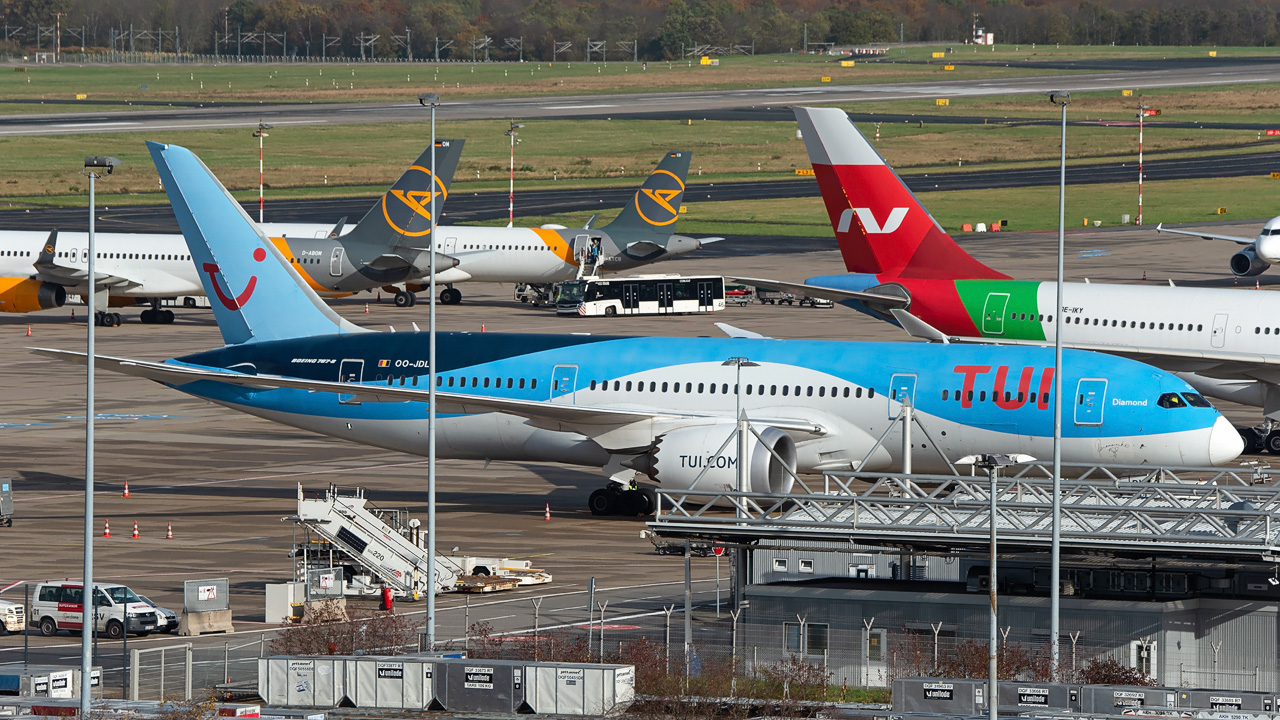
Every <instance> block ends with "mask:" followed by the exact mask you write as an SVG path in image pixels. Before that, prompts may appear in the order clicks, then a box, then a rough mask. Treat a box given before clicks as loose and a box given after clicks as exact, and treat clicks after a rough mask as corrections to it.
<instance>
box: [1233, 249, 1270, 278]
mask: <svg viewBox="0 0 1280 720" xmlns="http://www.w3.org/2000/svg"><path fill="white" fill-rule="evenodd" d="M1268 267H1270V265H1269V264H1268V263H1267V261H1266V260H1263V259H1262V258H1260V257H1258V253H1256V252H1254V250H1253V248H1251V247H1247V248H1245V249H1243V250H1241V251H1240V252H1238V253H1236V254H1235V255H1232V256H1231V272H1233V273H1235V274H1236V275H1238V276H1240V277H1253V276H1254V275H1261V274H1262V272H1263V271H1264V270H1266V269H1267V268H1268Z"/></svg>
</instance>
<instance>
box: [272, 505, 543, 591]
mask: <svg viewBox="0 0 1280 720" xmlns="http://www.w3.org/2000/svg"><path fill="white" fill-rule="evenodd" d="M404 514H405V513H403V512H402V511H395V510H391V511H388V510H381V509H378V508H377V507H375V506H373V505H372V504H370V503H368V502H367V500H366V498H365V494H364V489H363V488H354V489H352V490H346V491H340V490H339V489H338V488H337V487H335V486H333V485H330V486H329V488H328V489H327V490H326V491H325V493H324V496H323V497H321V496H320V495H319V494H317V495H316V497H314V498H312V499H308V498H307V497H306V493H304V492H303V490H302V485H301V484H299V485H298V514H297V515H295V516H293V517H288V518H284V519H285V520H291V521H293V522H295V523H297V524H299V525H301V526H303V527H305V528H307V529H308V530H310V531H312V532H314V533H316V535H318V536H320V538H321V543H319V544H318V545H319V546H321V547H320V548H319V550H317V549H309V550H307V551H304V552H303V553H300V554H302V555H304V559H303V563H302V564H303V566H304V568H305V570H307V571H314V569H315V568H317V567H321V565H322V566H323V567H333V566H335V565H338V564H346V565H352V566H359V567H361V568H364V569H365V570H366V571H368V573H369V576H370V577H367V578H360V577H352V578H344V580H343V594H344V595H368V594H374V593H377V592H379V591H380V589H381V588H380V587H379V585H381V587H387V588H390V589H391V590H392V591H393V592H394V593H395V594H396V595H398V596H401V597H406V598H409V599H414V600H416V599H419V598H421V597H423V596H424V594H425V593H426V591H427V568H428V564H427V550H426V548H424V547H423V546H422V544H423V543H425V541H426V533H425V532H423V533H420V532H418V528H419V524H418V523H417V521H409V522H404V520H403V517H402V516H403V515H404ZM388 521H390V523H391V524H388ZM306 545H307V546H312V547H314V546H315V545H317V544H314V543H307V544H306ZM325 545H327V547H323V546H325ZM455 549H456V548H455ZM324 550H328V551H330V552H331V553H332V554H333V555H334V556H341V557H340V560H339V559H330V560H329V561H328V562H324V563H321V564H320V565H317V562H318V561H319V560H320V559H321V558H322V557H323V551H324ZM295 552H297V549H296V548H295ZM306 556H309V559H308V558H307V557H306ZM435 561H436V578H435V580H436V588H435V589H436V593H437V594H439V593H443V592H493V591H496V590H507V589H510V588H513V587H517V586H520V585H540V584H543V583H549V582H551V574H550V573H547V572H545V571H542V570H537V569H535V568H533V567H532V563H530V562H529V561H528V560H509V559H507V558H494V557H469V556H458V555H443V554H440V553H438V552H437V553H436V557H435ZM311 574H312V573H311V572H308V573H307V576H308V577H309V576H310V575H311Z"/></svg>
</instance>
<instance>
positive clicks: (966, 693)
mask: <svg viewBox="0 0 1280 720" xmlns="http://www.w3.org/2000/svg"><path fill="white" fill-rule="evenodd" d="M986 694H987V683H986V681H985V680H959V679H950V678H943V679H940V678H898V679H896V680H894V681H893V709H894V711H895V712H920V713H937V714H942V715H982V714H985V713H986V711H987V705H986Z"/></svg>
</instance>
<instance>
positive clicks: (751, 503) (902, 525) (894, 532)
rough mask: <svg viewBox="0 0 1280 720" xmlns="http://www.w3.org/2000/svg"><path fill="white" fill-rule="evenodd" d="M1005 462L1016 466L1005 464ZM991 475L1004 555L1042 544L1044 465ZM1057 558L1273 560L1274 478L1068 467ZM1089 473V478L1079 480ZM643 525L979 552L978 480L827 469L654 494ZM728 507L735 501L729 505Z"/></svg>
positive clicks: (1046, 499) (1046, 508)
mask: <svg viewBox="0 0 1280 720" xmlns="http://www.w3.org/2000/svg"><path fill="white" fill-rule="evenodd" d="M1009 470H1011V471H1012V470H1015V469H1014V468H1009ZM1008 474H1009V475H1010V476H1009V477H1000V478H998V479H997V483H996V501H997V502H996V504H997V509H996V515H995V523H996V534H997V536H998V538H999V544H1000V548H1001V551H1002V552H1005V553H1038V552H1047V551H1048V550H1049V548H1050V544H1051V538H1052V524H1051V523H1052V502H1053V481H1052V473H1051V468H1049V467H1048V466H1047V465H1043V464H1033V465H1031V466H1028V467H1026V468H1024V469H1022V470H1021V471H1017V472H1010V473H1008ZM1063 475H1069V476H1071V477H1072V478H1073V479H1070V480H1068V479H1065V478H1064V479H1063V480H1062V481H1061V490H1062V494H1061V508H1062V512H1061V545H1062V550H1063V553H1064V555H1067V554H1075V555H1081V556H1095V557H1096V556H1099V555H1101V556H1113V557H1141V558H1152V557H1156V558H1167V559H1185V560H1194V559H1199V560H1212V561H1215V562H1223V561H1235V562H1245V563H1275V562H1277V560H1278V559H1280V538H1277V532H1278V531H1280V523H1277V522H1274V521H1273V518H1275V517H1276V514H1277V513H1280V474H1276V473H1272V472H1270V471H1264V470H1262V469H1258V468H1255V469H1246V470H1242V471H1231V470H1223V469H1221V468H1207V469H1192V468H1174V469H1166V468H1151V467H1132V468H1117V467H1111V468H1088V467H1083V466H1075V467H1069V466H1065V465H1064V468H1063ZM1081 478H1084V479H1081ZM658 494H659V512H658V515H657V516H656V519H655V520H654V521H653V522H650V523H649V528H650V529H651V530H652V531H653V532H654V533H655V534H656V535H659V536H662V537H667V538H694V539H699V540H713V541H718V542H727V543H738V544H751V543H757V542H761V541H796V540H820V541H839V542H849V543H856V544H858V545H871V546H881V547H889V548H896V549H908V550H911V551H915V552H941V553H951V552H956V551H963V552H985V550H986V549H987V547H988V543H989V540H990V522H991V513H990V504H989V503H990V501H989V498H990V481H989V479H988V478H987V477H986V476H985V475H982V476H955V475H904V474H886V473H856V472H855V473H828V474H826V475H825V476H824V478H823V484H822V486H821V487H812V488H811V487H808V486H805V487H803V488H802V489H801V490H800V492H797V493H793V494H790V495H770V494H762V493H739V492H728V491H726V492H721V493H716V494H697V495H694V494H691V493H689V492H688V491H687V490H686V491H676V490H660V491H659V493H658ZM724 508H737V510H736V511H734V510H730V511H726V510H724Z"/></svg>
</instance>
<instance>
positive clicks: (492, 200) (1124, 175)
mask: <svg viewBox="0 0 1280 720" xmlns="http://www.w3.org/2000/svg"><path fill="white" fill-rule="evenodd" d="M1277 171H1280V153H1275V152H1256V153H1248V154H1243V155H1231V156H1218V157H1173V158H1164V159H1160V160H1148V161H1147V162H1146V163H1145V173H1144V174H1145V177H1146V179H1147V181H1154V180H1188V179H1201V178H1222V177H1243V176H1249V175H1267V174H1268V173H1271V172H1277ZM1137 174H1138V169H1137V165H1136V163H1132V162H1113V163H1099V164H1093V165H1083V164H1081V165H1074V166H1072V165H1068V167H1067V184H1069V185H1091V184H1099V183H1118V182H1129V181H1136V179H1137ZM903 180H904V181H905V182H906V184H907V186H908V187H909V188H911V190H912V191H913V192H916V193H927V192H940V191H946V190H990V189H997V188H1014V187H1036V186H1049V185H1057V184H1058V169H1057V168H1056V167H1036V168H1025V169H999V170H981V169H979V170H964V171H961V170H957V171H955V172H946V173H931V174H905V175H904V176H903ZM634 194H635V188H633V187H617V188H570V189H565V190H560V189H556V188H545V189H538V190H520V191H518V192H517V193H516V213H517V221H519V218H520V217H528V216H546V215H555V214H560V213H576V212H595V211H601V210H611V209H614V208H618V207H620V206H622V205H623V204H625V203H627V202H629V201H630V200H631V198H632V196H633V195H634ZM818 195H819V194H818V185H817V183H816V182H814V181H813V179H812V178H809V177H793V178H783V179H775V180H761V181H755V182H741V183H717V184H707V183H701V184H696V183H694V184H690V185H689V186H688V188H687V189H686V191H685V199H684V201H685V202H686V203H696V202H723V201H733V200H772V199H781V198H806V197H818ZM375 200H376V198H375V197H373V196H366V197H354V198H332V199H306V200H271V199H268V200H267V204H266V207H267V218H268V219H269V220H270V221H272V222H332V223H335V224H336V223H337V221H338V220H339V219H340V218H343V217H346V218H347V221H348V222H350V223H355V222H358V221H359V219H360V218H361V217H363V216H364V213H365V212H366V211H368V209H369V208H370V207H371V206H372V205H373V203H374V201H375ZM244 208H245V211H246V212H249V213H250V215H252V216H255V217H256V215H257V203H256V202H246V203H244ZM506 216H507V194H506V193H505V192H484V193H461V192H455V193H453V194H452V195H450V196H449V199H448V202H447V204H446V206H445V211H444V215H443V218H444V219H443V222H444V223H445V224H465V223H474V222H480V221H484V220H494V219H499V218H504V217H506ZM53 228H58V229H60V230H67V231H83V230H87V229H88V219H87V218H86V217H85V212H84V209H83V208H40V209H32V210H31V211H30V212H28V211H25V210H5V211H0V230H51V229H53ZM97 229H98V230H100V231H103V232H175V233H176V232H178V227H177V223H176V221H175V220H174V218H173V211H172V210H171V209H170V208H169V206H168V205H146V206H136V207H123V208H119V209H116V210H102V211H100V212H99V214H98V224H97Z"/></svg>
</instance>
